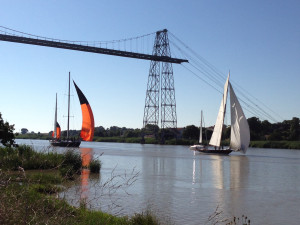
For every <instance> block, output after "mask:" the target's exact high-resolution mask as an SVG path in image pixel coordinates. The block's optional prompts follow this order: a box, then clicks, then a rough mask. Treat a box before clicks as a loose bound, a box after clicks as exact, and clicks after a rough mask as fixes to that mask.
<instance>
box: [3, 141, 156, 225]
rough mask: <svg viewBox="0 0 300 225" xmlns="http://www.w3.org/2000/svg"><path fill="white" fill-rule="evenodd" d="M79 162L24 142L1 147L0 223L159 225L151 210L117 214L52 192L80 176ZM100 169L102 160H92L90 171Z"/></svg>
mask: <svg viewBox="0 0 300 225" xmlns="http://www.w3.org/2000/svg"><path fill="white" fill-rule="evenodd" d="M81 165H82V164H81V157H80V155H79V154H76V153H75V152H74V151H67V152H66V153H65V154H58V153H53V152H44V153H41V152H36V151H34V150H33V149H32V148H31V147H28V146H25V145H22V146H19V147H17V148H7V147H0V224H8V225H10V224H74V225H76V224H105V225H117V224H120V225H122V224H124V225H127V224H128V225H136V224H141V225H143V224H147V225H151V224H153V225H154V224H160V223H159V221H158V220H157V219H156V218H155V216H153V215H151V213H142V214H136V215H135V216H133V217H131V218H130V217H117V216H113V215H110V214H108V213H104V212H101V211H90V210H88V209H86V208H85V207H79V208H76V207H73V206H70V205H69V204H68V203H67V202H66V201H64V200H63V199H58V198H56V197H55V195H54V194H56V193H58V192H60V191H62V189H63V188H64V186H70V184H72V183H70V182H72V181H70V180H69V178H70V177H71V178H72V179H76V178H79V176H77V175H76V174H77V172H78V171H80V170H81ZM20 167H22V168H20ZM23 169H24V170H23ZM100 169H101V162H100V161H99V160H92V163H91V165H90V170H91V172H92V170H93V171H94V172H96V173H99V171H100ZM70 171H72V173H69V172H70Z"/></svg>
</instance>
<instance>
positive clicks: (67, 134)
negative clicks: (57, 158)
mask: <svg viewBox="0 0 300 225" xmlns="http://www.w3.org/2000/svg"><path fill="white" fill-rule="evenodd" d="M69 123H70V72H69V92H68V129H67V140H68V139H69Z"/></svg>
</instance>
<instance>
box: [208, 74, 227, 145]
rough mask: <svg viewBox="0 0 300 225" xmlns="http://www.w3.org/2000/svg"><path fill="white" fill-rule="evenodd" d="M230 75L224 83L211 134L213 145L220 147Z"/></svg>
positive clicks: (211, 143)
mask: <svg viewBox="0 0 300 225" xmlns="http://www.w3.org/2000/svg"><path fill="white" fill-rule="evenodd" d="M229 76H230V74H228V77H227V80H226V82H225V85H224V93H223V99H222V102H221V105H220V109H219V113H218V117H217V121H216V124H215V127H214V131H213V134H212V136H211V139H210V142H209V144H210V145H212V146H216V147H220V144H221V137H222V129H223V124H224V117H225V110H226V101H227V92H228V82H229Z"/></svg>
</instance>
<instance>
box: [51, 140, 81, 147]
mask: <svg viewBox="0 0 300 225" xmlns="http://www.w3.org/2000/svg"><path fill="white" fill-rule="evenodd" d="M50 144H51V145H52V146H54V147H79V145H80V144H81V141H80V140H76V141H71V140H62V141H58V140H50Z"/></svg>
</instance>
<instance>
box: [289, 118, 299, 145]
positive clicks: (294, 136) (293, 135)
mask: <svg viewBox="0 0 300 225" xmlns="http://www.w3.org/2000/svg"><path fill="white" fill-rule="evenodd" d="M299 123H300V121H299V118H297V117H293V119H292V120H291V126H290V135H289V140H292V141H297V140H299V137H300V125H299Z"/></svg>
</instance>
